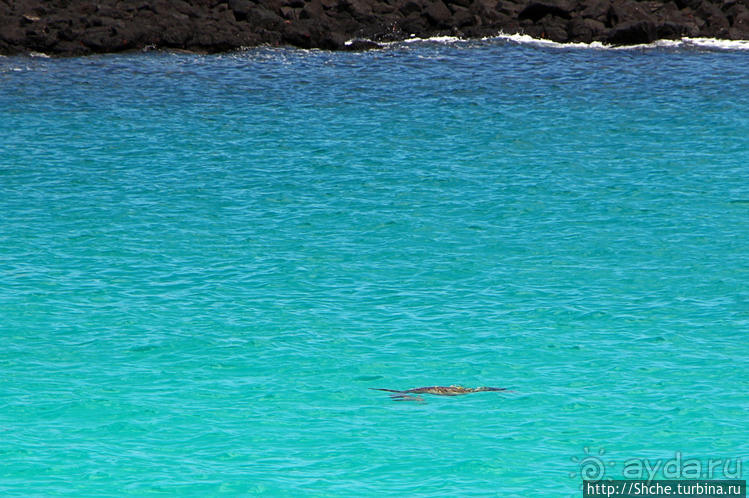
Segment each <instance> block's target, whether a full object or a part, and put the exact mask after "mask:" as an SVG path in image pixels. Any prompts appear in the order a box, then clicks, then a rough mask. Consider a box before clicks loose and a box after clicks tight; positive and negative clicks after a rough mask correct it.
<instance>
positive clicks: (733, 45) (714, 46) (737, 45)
mask: <svg viewBox="0 0 749 498" xmlns="http://www.w3.org/2000/svg"><path fill="white" fill-rule="evenodd" d="M481 40H483V41H492V40H506V41H510V42H513V43H518V44H527V45H535V46H537V47H549V48H563V49H570V48H579V49H595V50H643V49H654V48H697V49H706V50H749V40H720V39H717V38H682V39H680V40H656V41H654V42H653V43H647V44H641V45H609V44H606V43H603V42H598V41H594V42H592V43H559V42H555V41H552V40H545V39H542V38H533V37H532V36H529V35H524V34H519V33H518V34H510V35H508V34H505V33H499V34H498V35H496V36H488V37H485V38H481ZM471 41H472V40H471V39H468V38H459V37H456V36H434V37H431V38H419V37H416V36H412V37H411V38H408V39H406V40H402V41H398V42H391V43H380V44H381V45H386V46H392V45H399V44H403V43H417V42H423V43H444V44H454V43H467V42H471Z"/></svg>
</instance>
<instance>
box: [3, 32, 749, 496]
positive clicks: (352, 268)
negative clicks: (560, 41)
mask: <svg viewBox="0 0 749 498" xmlns="http://www.w3.org/2000/svg"><path fill="white" fill-rule="evenodd" d="M747 95H749V59H748V58H747V56H746V52H730V51H724V52H698V51H690V50H635V51H624V52H617V51H604V50H560V49H545V48H539V47H534V46H522V45H515V44H512V43H506V42H483V43H470V44H454V45H438V44H424V45H421V46H418V45H411V46H408V47H393V48H390V49H388V50H385V51H382V52H373V53H366V54H328V53H322V52H301V51H284V50H268V49H261V50H256V51H250V52H247V53H243V54H237V55H230V56H188V55H170V54H138V55H123V56H106V57H93V58H86V59H67V60H47V59H39V58H34V59H17V58H4V59H2V58H0V130H1V131H2V138H1V139H0V213H1V216H2V217H1V218H0V373H1V374H2V380H1V382H0V431H2V433H1V434H2V437H0V455H1V459H2V462H3V464H2V465H1V466H0V493H2V494H3V495H9V494H17V495H24V496H28V495H38V496H49V495H61V494H67V495H73V496H82V495H112V496H120V495H123V494H129V493H131V494H136V495H140V494H151V493H153V494H158V493H165V494H171V495H185V496H210V495H215V494H221V493H225V494H227V495H244V494H253V493H263V492H264V493H267V494H269V495H275V496H361V495H396V494H399V495H409V496H411V495H414V496H427V495H429V496H439V495H444V496H458V495H460V496H484V495H492V494H496V495H500V496H575V495H578V491H577V490H578V486H579V484H580V474H581V473H584V472H590V467H589V466H588V464H593V466H594V470H595V471H598V470H600V469H599V468H597V467H595V466H596V465H599V464H600V463H601V462H603V464H604V465H605V466H606V468H605V472H606V476H609V477H621V476H622V471H623V469H624V464H625V462H630V463H631V462H632V460H636V461H637V460H639V461H642V460H645V459H647V460H648V461H650V460H652V461H656V460H658V461H661V462H662V461H664V460H667V459H673V458H674V457H675V455H677V454H679V455H683V458H685V459H686V458H693V459H697V460H698V461H699V462H700V463H701V464H702V465H704V466H705V467H706V466H707V462H708V460H711V459H712V460H714V459H723V460H729V461H731V462H733V464H736V463H739V462H740V461H741V459H746V458H747V455H748V454H749V442H747V438H746V433H747V431H746V427H747V422H749V416H748V415H747V410H748V409H749V397H747V394H746V393H747V391H748V390H749V375H747V372H746V367H747V359H746V358H747V353H749V342H748V341H747V332H748V328H749V286H748V285H747V283H748V282H749V256H747V254H749V182H748V180H749V138H748V137H749V134H747V130H749V98H748V97H747ZM450 384H462V385H466V386H481V385H488V386H500V387H509V388H512V389H513V390H514V391H515V392H513V393H506V394H503V393H480V394H474V395H470V396H465V397H457V398H442V397H428V396H427V397H426V398H425V401H426V403H405V402H401V403H399V402H394V401H391V400H390V399H389V398H388V396H387V394H386V393H383V392H377V391H371V390H369V389H368V388H371V387H375V388H379V387H382V388H392V389H407V388H411V387H418V386H424V385H450ZM739 465H740V463H739ZM586 469H587V470H586ZM720 469H722V467H721V468H720ZM720 469H719V471H718V472H717V474H716V475H715V476H714V477H720V476H721V473H720ZM732 469H735V465H734V466H733V467H731V468H728V472H727V474H728V476H729V477H732V476H733V475H732V473H733V474H735V473H736V472H735V471H733V470H732ZM742 472H743V470H742ZM645 477H648V476H645ZM711 477H712V476H711Z"/></svg>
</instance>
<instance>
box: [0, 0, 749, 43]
mask: <svg viewBox="0 0 749 498" xmlns="http://www.w3.org/2000/svg"><path fill="white" fill-rule="evenodd" d="M500 31H501V32H504V33H508V34H509V33H517V32H522V33H526V34H529V35H531V36H536V37H542V38H547V39H551V40H555V41H559V42H567V41H582V42H592V41H604V42H607V43H613V44H638V43H649V42H652V41H654V40H656V39H658V38H680V37H683V36H693V37H694V36H705V37H718V38H730V39H749V0H135V1H131V0H97V1H94V0H56V1H48V0H46V1H45V0H0V54H19V53H28V52H31V51H39V52H45V53H48V54H50V55H85V54H91V53H96V52H119V51H123V50H139V49H144V48H145V47H163V48H173V49H183V50H194V51H205V52H217V51H226V50H235V49H238V48H241V47H249V46H255V45H260V44H270V45H280V44H287V45H294V46H298V47H304V48H322V49H328V50H369V49H372V48H378V47H379V45H378V44H377V41H391V40H399V39H404V38H408V37H410V36H411V35H416V36H419V37H429V36H435V35H444V34H450V35H458V36H466V37H478V36H488V35H492V34H497V33H499V32H500ZM349 40H354V41H351V42H349V43H347V41H349Z"/></svg>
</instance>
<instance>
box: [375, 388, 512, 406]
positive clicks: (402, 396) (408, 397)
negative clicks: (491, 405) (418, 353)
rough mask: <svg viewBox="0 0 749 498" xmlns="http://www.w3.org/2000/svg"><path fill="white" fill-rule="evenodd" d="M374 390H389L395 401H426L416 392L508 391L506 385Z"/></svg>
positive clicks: (457, 393) (455, 394)
mask: <svg viewBox="0 0 749 498" xmlns="http://www.w3.org/2000/svg"><path fill="white" fill-rule="evenodd" d="M370 389H372V390H373V391H387V392H389V393H394V394H391V395H390V399H393V400H395V401H420V402H421V401H424V398H422V397H421V396H414V395H415V394H435V395H437V396H460V395H461V394H471V393H480V392H485V391H506V392H512V391H510V390H508V389H507V388H506V387H463V386H429V387H415V388H413V389H406V390H405V391H398V390H395V389H381V388H377V387H370Z"/></svg>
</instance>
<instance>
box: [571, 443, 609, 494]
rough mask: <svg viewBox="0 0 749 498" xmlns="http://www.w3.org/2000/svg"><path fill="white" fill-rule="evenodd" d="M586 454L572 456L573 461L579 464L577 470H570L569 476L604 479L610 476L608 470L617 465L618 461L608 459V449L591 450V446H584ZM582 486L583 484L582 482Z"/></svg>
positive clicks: (583, 478) (584, 478) (590, 479)
mask: <svg viewBox="0 0 749 498" xmlns="http://www.w3.org/2000/svg"><path fill="white" fill-rule="evenodd" d="M583 452H584V453H585V455H583V456H581V457H578V456H573V457H572V458H570V460H572V462H573V463H575V464H577V469H576V471H575V472H570V474H569V476H570V477H571V478H572V479H575V478H578V477H579V478H580V479H581V480H583V481H602V480H604V479H607V478H610V477H609V476H607V472H608V471H607V470H606V468H607V467H608V468H609V469H613V468H614V467H616V462H613V461H610V460H609V461H606V450H605V449H603V448H600V449H599V450H597V451H591V449H590V448H589V447H587V446H586V447H585V448H583ZM581 486H582V484H581Z"/></svg>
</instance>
